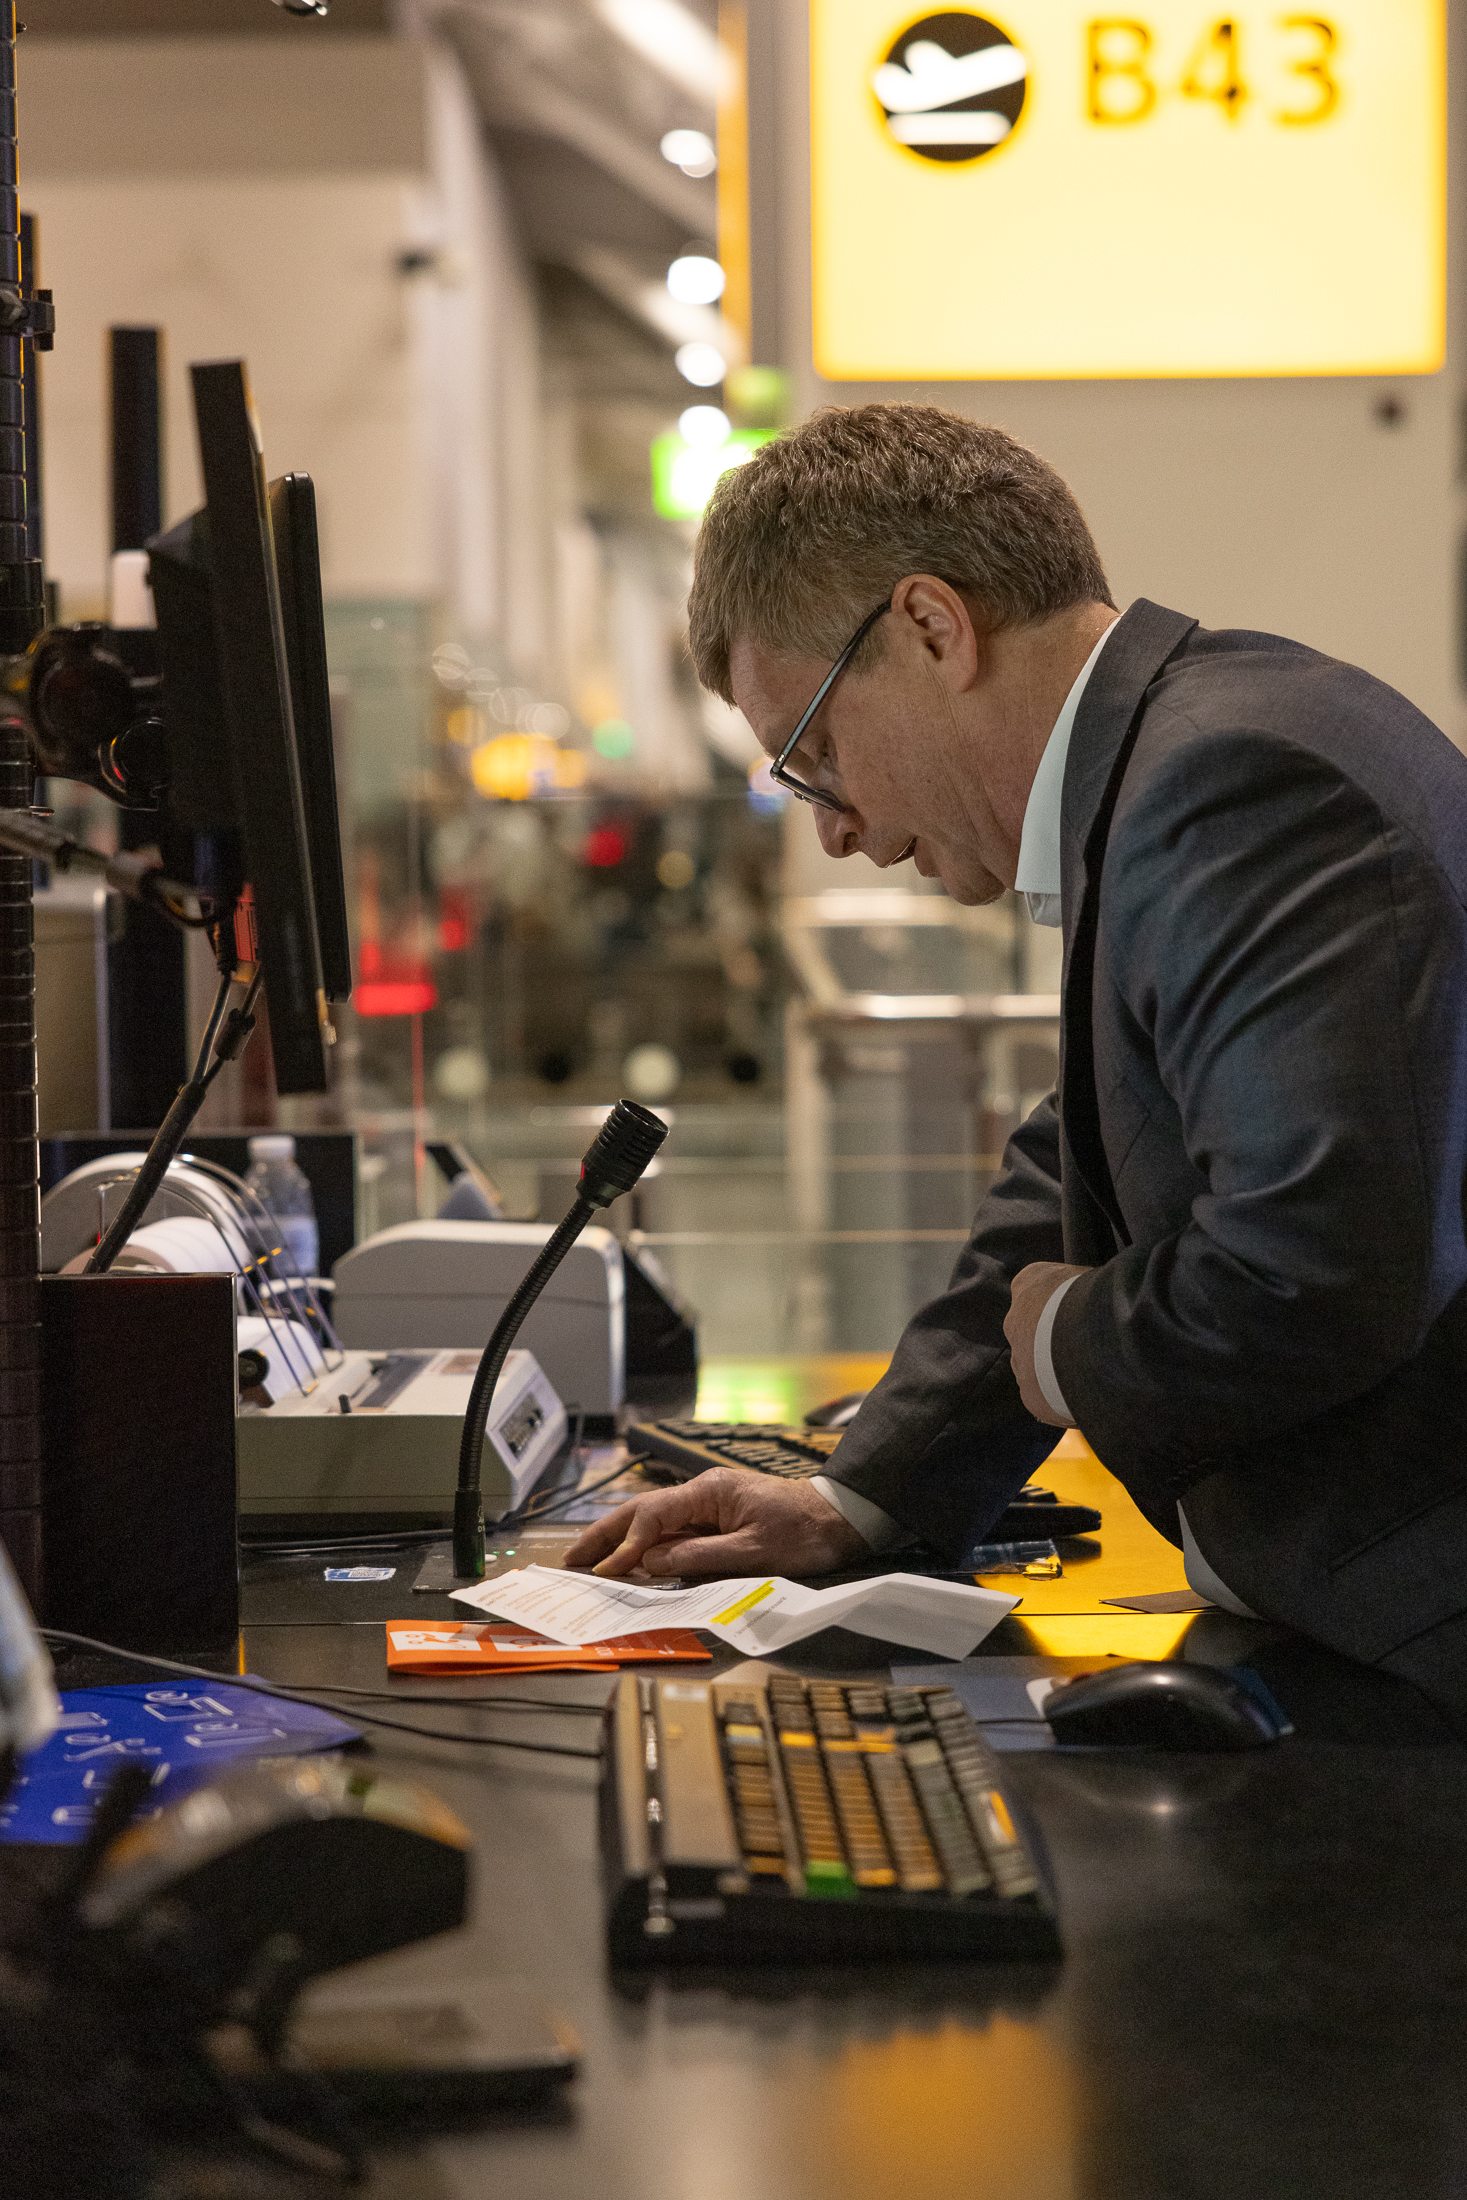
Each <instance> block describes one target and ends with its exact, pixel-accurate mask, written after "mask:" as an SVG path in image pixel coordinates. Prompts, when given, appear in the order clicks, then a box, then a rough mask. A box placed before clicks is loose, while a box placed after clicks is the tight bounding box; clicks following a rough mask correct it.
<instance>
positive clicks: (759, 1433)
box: [625, 1420, 1100, 1543]
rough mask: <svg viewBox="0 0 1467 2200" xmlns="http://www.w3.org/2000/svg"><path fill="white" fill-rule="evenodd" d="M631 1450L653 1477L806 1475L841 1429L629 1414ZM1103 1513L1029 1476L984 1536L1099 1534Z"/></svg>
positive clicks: (994, 1539) (823, 1463)
mask: <svg viewBox="0 0 1467 2200" xmlns="http://www.w3.org/2000/svg"><path fill="white" fill-rule="evenodd" d="M625 1435H626V1443H627V1449H628V1451H629V1452H631V1453H632V1455H633V1456H634V1457H640V1458H641V1459H642V1461H643V1463H644V1466H646V1467H648V1468H650V1471H651V1472H652V1474H653V1476H654V1478H660V1479H663V1480H666V1481H671V1482H687V1481H691V1479H692V1477H693V1476H694V1475H695V1474H702V1473H704V1472H705V1471H706V1470H707V1469H708V1468H709V1467H744V1468H747V1469H748V1470H749V1472H750V1473H753V1474H773V1475H778V1476H779V1477H780V1478H781V1479H782V1480H784V1481H795V1482H801V1481H805V1480H807V1479H808V1478H809V1477H810V1476H811V1475H812V1474H820V1473H821V1472H822V1471H823V1470H824V1469H825V1468H826V1467H828V1466H829V1464H830V1461H831V1458H832V1455H833V1454H834V1452H835V1451H836V1449H837V1447H838V1446H839V1444H840V1441H841V1436H842V1431H841V1430H839V1429H823V1428H786V1427H784V1426H782V1425H781V1424H780V1423H779V1422H774V1421H692V1420H667V1421H629V1422H628V1423H627V1426H626V1430H625ZM1099 1526H1100V1514H1099V1513H1098V1512H1097V1511H1096V1510H1095V1508H1094V1506H1093V1505H1062V1504H1060V1503H1059V1502H1058V1501H1057V1500H1056V1498H1055V1496H1054V1493H1053V1492H1052V1491H1051V1490H1041V1489H1036V1488H1035V1487H1034V1485H1033V1484H1032V1483H1031V1484H1030V1485H1029V1487H1028V1488H1026V1489H1023V1490H1021V1491H1020V1492H1019V1494H1018V1496H1017V1497H1016V1498H1015V1500H1014V1502H1013V1503H1012V1504H1011V1505H1010V1506H1009V1507H1008V1508H1007V1510H1006V1511H1004V1512H1002V1513H1001V1514H1000V1515H999V1517H998V1519H997V1520H995V1521H994V1523H993V1525H992V1526H991V1527H990V1528H989V1530H988V1533H987V1535H986V1537H985V1538H984V1540H985V1542H989V1543H1023V1542H1028V1541H1032V1540H1034V1539H1036V1538H1038V1539H1044V1538H1049V1539H1051V1540H1052V1539H1053V1538H1054V1537H1056V1536H1066V1535H1094V1534H1095V1532H1096V1531H1097V1529H1098V1528H1099Z"/></svg>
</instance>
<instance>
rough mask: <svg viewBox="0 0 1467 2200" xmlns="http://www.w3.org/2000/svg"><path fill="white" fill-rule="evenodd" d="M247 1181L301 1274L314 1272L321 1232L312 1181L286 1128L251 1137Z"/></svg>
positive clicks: (318, 1261)
mask: <svg viewBox="0 0 1467 2200" xmlns="http://www.w3.org/2000/svg"><path fill="white" fill-rule="evenodd" d="M245 1183H246V1184H247V1185H248V1187H249V1189H250V1190H251V1191H252V1192H253V1193H254V1194H255V1195H256V1197H257V1198H259V1199H262V1200H263V1201H264V1202H265V1205H266V1206H267V1207H268V1208H269V1210H270V1212H271V1214H272V1215H273V1216H274V1217H275V1220H276V1221H277V1222H278V1223H279V1225H280V1235H281V1238H282V1240H283V1241H284V1245H285V1250H286V1251H287V1253H289V1255H290V1257H291V1259H292V1260H293V1261H294V1263H295V1265H296V1267H297V1268H298V1269H299V1270H300V1272H301V1274H302V1275H303V1276H314V1275H315V1273H316V1270H317V1267H318V1266H319V1264H320V1259H321V1233H320V1231H319V1230H318V1229H317V1227H316V1203H315V1201H314V1200H313V1199H312V1197H311V1186H310V1181H309V1179H308V1178H307V1176H306V1174H305V1172H304V1170H303V1169H301V1168H300V1166H299V1164H298V1163H297V1161H296V1158H295V1140H294V1139H293V1138H291V1137H289V1136H288V1135H287V1134H286V1133H284V1132H278V1133H277V1132H272V1133H271V1134H270V1135H269V1136H268V1137H265V1138H252V1139H251V1140H250V1165H249V1168H248V1169H247V1170H246V1171H245Z"/></svg>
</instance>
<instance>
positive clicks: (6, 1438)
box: [0, 0, 46, 1608]
mask: <svg viewBox="0 0 1467 2200" xmlns="http://www.w3.org/2000/svg"><path fill="white" fill-rule="evenodd" d="M16 185H17V173H16V136H15V0H0V324H8V325H0V655H4V656H21V655H23V654H24V652H25V651H26V650H27V649H28V648H29V647H30V645H31V643H32V642H33V641H34V640H35V638H36V636H37V634H39V633H40V631H41V628H42V627H43V626H44V624H45V616H46V614H45V599H44V594H43V590H42V582H41V561H40V559H39V558H33V557H32V556H31V555H30V545H29V543H28V541H27V539H26V482H25V387H24V377H23V372H22V368H23V356H22V353H23V345H24V342H25V339H24V336H23V335H22V333H21V330H22V327H23V321H24V304H23V289H22V282H21V259H20V205H19V200H18V198H17V190H16ZM33 772H34V767H33V765H32V762H31V753H30V744H29V742H28V740H27V738H26V732H25V728H24V726H23V725H22V724H21V722H20V720H19V719H18V718H17V717H15V716H14V715H12V714H11V713H10V712H8V711H7V712H6V713H5V715H4V716H3V718H0V806H3V807H4V808H6V809H16V810H24V809H28V808H29V807H30V804H31V796H32V785H33ZM36 1129H37V1116H36V977H35V951H34V940H33V931H32V910H31V865H30V860H29V858H28V857H26V856H15V855H0V1536H3V1537H4V1540H5V1544H6V1547H7V1549H8V1550H9V1552H10V1556H11V1559H12V1561H13V1562H14V1565H15V1570H16V1573H17V1574H18V1575H19V1577H20V1581H21V1585H22V1587H23V1588H24V1590H25V1592H26V1595H27V1596H28V1597H29V1599H30V1601H31V1603H32V1605H34V1606H36V1607H37V1608H39V1607H40V1604H41V1599H42V1549H41V1473H42V1461H41V1283H40V1271H41V1219H40V1197H39V1191H38V1174H39V1171H38V1164H37V1143H36Z"/></svg>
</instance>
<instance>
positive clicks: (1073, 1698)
mask: <svg viewBox="0 0 1467 2200" xmlns="http://www.w3.org/2000/svg"><path fill="white" fill-rule="evenodd" d="M1044 1716H1045V1718H1046V1719H1047V1720H1048V1721H1049V1724H1050V1727H1051V1728H1052V1730H1053V1733H1054V1738H1055V1740H1056V1741H1057V1742H1079V1743H1083V1744H1088V1745H1095V1744H1101V1745H1104V1744H1110V1745H1112V1746H1117V1745H1119V1746H1121V1747H1130V1748H1132V1749H1197V1750H1207V1749H1261V1748H1262V1747H1263V1745H1264V1743H1265V1742H1276V1741H1278V1740H1279V1739H1280V1737H1281V1736H1282V1735H1285V1734H1292V1733H1293V1731H1294V1730H1293V1728H1292V1726H1291V1725H1290V1724H1289V1721H1288V1719H1287V1717H1286V1716H1285V1714H1284V1713H1283V1712H1282V1711H1281V1710H1280V1708H1279V1706H1278V1705H1277V1704H1276V1703H1275V1702H1274V1700H1273V1698H1272V1696H1271V1695H1270V1694H1269V1692H1268V1690H1267V1689H1266V1688H1265V1687H1264V1685H1263V1683H1262V1681H1260V1680H1259V1679H1258V1677H1257V1675H1256V1674H1254V1673H1251V1672H1249V1671H1247V1669H1246V1668H1244V1667H1234V1668H1232V1669H1224V1668H1223V1667H1220V1666H1215V1665H1185V1664H1183V1663H1181V1662H1180V1661H1179V1660H1176V1659H1172V1660H1169V1661H1166V1662H1159V1663H1157V1664H1141V1663H1136V1664H1127V1665H1115V1666H1108V1667H1107V1668H1106V1669H1105V1671H1104V1672H1101V1673H1082V1674H1081V1675H1080V1677H1079V1679H1078V1680H1073V1681H1069V1682H1068V1683H1066V1684H1065V1685H1064V1686H1063V1687H1057V1688H1055V1690H1054V1691H1053V1693H1052V1694H1051V1695H1049V1696H1047V1697H1046V1698H1045V1702H1044Z"/></svg>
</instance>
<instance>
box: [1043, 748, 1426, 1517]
mask: <svg viewBox="0 0 1467 2200" xmlns="http://www.w3.org/2000/svg"><path fill="white" fill-rule="evenodd" d="M1133 768H1134V767H1133ZM1101 891H1102V897H1103V898H1102V904H1101V933H1100V941H1099V949H1098V953H1097V960H1096V969H1097V980H1096V983H1097V998H1096V1004H1095V1013H1096V1027H1097V1033H1099V1031H1100V1028H1101V1019H1102V1016H1104V1017H1105V1018H1106V1019H1107V1020H1110V1021H1111V1028H1112V1029H1114V1028H1116V1026H1115V1023H1114V1018H1116V1017H1119V1019H1120V1024H1121V1027H1122V1028H1127V1029H1129V1031H1130V1033H1131V1035H1132V1044H1133V1046H1134V1048H1135V1049H1136V1050H1137V1052H1138V1053H1143V1054H1144V1051H1145V1049H1146V1047H1147V1044H1148V1042H1149V1047H1150V1050H1151V1052H1152V1054H1153V1056H1154V1062H1155V1075H1156V1078H1157V1079H1159V1082H1160V1086H1161V1088H1163V1092H1164V1096H1165V1097H1164V1098H1161V1097H1157V1096H1156V1089H1155V1086H1154V1085H1153V1086H1152V1087H1150V1089H1149V1095H1148V1098H1147V1101H1146V1103H1145V1105H1146V1107H1147V1109H1148V1118H1147V1120H1146V1121H1144V1122H1143V1123H1142V1124H1141V1127H1140V1130H1139V1132H1138V1133H1137V1134H1136V1135H1135V1136H1134V1137H1133V1138H1132V1141H1131V1144H1130V1146H1129V1149H1128V1150H1127V1151H1126V1152H1125V1153H1124V1154H1123V1155H1122V1156H1121V1157H1120V1159H1119V1161H1118V1160H1117V1159H1116V1157H1115V1156H1113V1157H1112V1167H1113V1169H1114V1170H1115V1176H1116V1189H1117V1195H1118V1197H1119V1199H1120V1202H1121V1206H1122V1209H1123V1211H1126V1212H1128V1213H1130V1212H1137V1211H1144V1204H1145V1200H1146V1197H1147V1184H1148V1181H1149V1180H1154V1179H1155V1177H1156V1176H1157V1175H1158V1174H1159V1173H1160V1172H1161V1171H1162V1170H1163V1169H1164V1167H1165V1165H1166V1156H1167V1155H1168V1154H1170V1155H1171V1156H1172V1157H1173V1161H1172V1167H1173V1174H1174V1175H1175V1165H1176V1160H1177V1159H1178V1158H1179V1156H1178V1155H1177V1142H1178V1138H1179V1137H1180V1141H1181V1144H1182V1146H1184V1148H1185V1155H1186V1162H1187V1164H1188V1167H1189V1171H1190V1175H1189V1178H1188V1181H1189V1182H1191V1183H1192V1184H1194V1185H1195V1186H1197V1187H1198V1188H1197V1189H1196V1191H1195V1194H1194V1196H1193V1197H1192V1200H1191V1213H1190V1219H1189V1220H1188V1221H1187V1223H1186V1226H1185V1227H1184V1228H1181V1229H1179V1230H1177V1231H1176V1232H1175V1234H1172V1235H1168V1236H1166V1237H1164V1238H1162V1239H1161V1240H1160V1241H1159V1242H1155V1243H1150V1244H1141V1243H1138V1244H1137V1245H1135V1246H1133V1247H1132V1248H1130V1249H1128V1250H1126V1251H1124V1252H1122V1253H1120V1254H1118V1255H1117V1256H1116V1257H1115V1258H1114V1259H1112V1260H1110V1261H1108V1262H1106V1263H1105V1265H1104V1266H1102V1267H1099V1268H1096V1269H1092V1270H1091V1271H1090V1272H1089V1273H1088V1274H1087V1275H1085V1276H1083V1277H1081V1278H1080V1280H1079V1281H1078V1282H1077V1283H1075V1284H1074V1285H1073V1286H1072V1288H1071V1289H1070V1290H1069V1291H1068V1292H1067V1293H1066V1295H1065V1298H1064V1300H1063V1302H1062V1303H1061V1305H1060V1308H1059V1312H1058V1316H1057V1318H1056V1321H1055V1326H1054V1335H1053V1338H1052V1351H1053V1358H1054V1367H1055V1372H1056V1374H1057V1376H1058V1379H1059V1383H1060V1387H1061V1389H1062V1390H1063V1392H1064V1395H1065V1398H1066V1399H1067V1400H1068V1402H1069V1405H1070V1408H1071V1410H1072V1412H1073V1413H1074V1414H1075V1416H1076V1418H1077V1420H1078V1422H1079V1425H1080V1427H1081V1428H1082V1429H1083V1431H1084V1433H1085V1435H1086V1436H1087V1437H1088V1438H1089V1440H1090V1442H1091V1443H1092V1444H1093V1445H1094V1447H1095V1449H1096V1450H1097V1452H1098V1453H1099V1454H1100V1456H1101V1458H1102V1459H1104V1460H1105V1461H1106V1462H1107V1464H1108V1465H1109V1466H1110V1467H1111V1468H1112V1469H1113V1471H1115V1472H1116V1473H1118V1474H1121V1475H1122V1476H1123V1477H1124V1478H1125V1479H1126V1480H1127V1481H1128V1482H1130V1483H1132V1484H1133V1486H1138V1487H1144V1486H1145V1485H1146V1484H1147V1483H1148V1481H1149V1482H1150V1484H1151V1486H1152V1488H1153V1489H1155V1490H1157V1491H1158V1492H1162V1491H1170V1492H1171V1493H1173V1494H1176V1493H1179V1492H1180V1491H1181V1490H1183V1489H1185V1488H1186V1487H1187V1486H1188V1485H1189V1484H1190V1483H1191V1482H1193V1481H1196V1480H1199V1479H1201V1477H1202V1476H1203V1475H1205V1474H1207V1473H1209V1472H1210V1471H1212V1469H1213V1467H1214V1466H1216V1465H1218V1464H1220V1463H1221V1462H1222V1460H1223V1458H1224V1457H1225V1455H1227V1454H1230V1453H1236V1452H1237V1450H1238V1449H1239V1447H1247V1446H1249V1445H1250V1444H1256V1443H1258V1442H1260V1441H1262V1440H1266V1439H1268V1438H1270V1437H1273V1436H1277V1435H1280V1434H1283V1433H1285V1432H1287V1431H1288V1430H1289V1429H1291V1428H1294V1427H1296V1426H1298V1425H1299V1424H1301V1423H1303V1422H1306V1421H1309V1420H1311V1419H1313V1418H1314V1417H1315V1416H1317V1415H1319V1414H1321V1413H1323V1412H1325V1411H1327V1410H1328V1409H1329V1408H1331V1407H1333V1406H1337V1405H1340V1404H1342V1403H1344V1402H1345V1401H1348V1400H1350V1399H1353V1398H1356V1397H1359V1396H1361V1395H1362V1394H1363V1393H1364V1392H1366V1391H1367V1390H1369V1389H1371V1388H1372V1387H1373V1386H1374V1385H1375V1384H1376V1383H1378V1382H1380V1381H1381V1380H1382V1379H1383V1378H1384V1377H1385V1376H1386V1375H1387V1374H1389V1373H1390V1372H1391V1371H1392V1370H1393V1369H1395V1368H1397V1367H1399V1366H1400V1365H1401V1364H1402V1363H1403V1362H1405V1361H1406V1360H1408V1359H1410V1358H1411V1357H1412V1356H1413V1355H1414V1354H1415V1353H1416V1352H1417V1351H1418V1350H1419V1348H1420V1346H1421V1343H1422V1341H1423V1339H1424V1337H1425V1335H1426V1333H1427V1331H1428V1330H1429V1328H1430V1327H1431V1325H1432V1323H1433V1322H1434V1321H1435V1320H1436V1318H1437V1316H1438V1315H1439V1314H1440V1313H1441V1312H1442V1310H1443V1309H1444V1308H1445V1306H1446V1305H1447V1303H1448V1302H1449V1300H1450V1299H1451V1298H1452V1297H1453V1295H1454V1294H1455V1292H1456V1291H1457V1290H1458V1289H1459V1288H1460V1287H1461V1285H1462V1283H1463V1282H1464V1280H1467V1245H1464V1236H1463V1207H1462V1196H1463V1163H1464V1156H1467V937H1464V921H1463V911H1462V908H1461V906H1460V903H1459V902H1458V900H1457V898H1456V896H1455V894H1454V893H1453V891H1452V889H1451V887H1450V885H1449V883H1448V881H1447V880H1446V879H1445V877H1444V876H1443V874H1442V873H1441V872H1440V870H1439V869H1438V867H1437V866H1436V865H1435V863H1434V862H1433V861H1432V860H1431V859H1430V858H1429V857H1428V856H1427V854H1426V853H1425V851H1424V850H1423V849H1422V848H1421V847H1420V845H1419V844H1418V843H1417V842H1416V841H1415V840H1414V839H1413V838H1412V836H1411V835H1410V834H1409V833H1407V832H1406V831H1405V830H1404V829H1403V828H1402V827H1400V826H1398V825H1395V824H1392V823H1391V822H1389V821H1388V820H1387V819H1386V818H1384V817H1383V816H1382V814H1381V812H1380V811H1379V810H1378V809H1377V808H1376V806H1375V805H1374V804H1373V803H1372V802H1371V801H1370V800H1369V798H1368V797H1367V796H1366V795H1365V794H1364V793H1363V792H1362V791H1361V789H1360V788H1358V787H1357V786H1356V785H1355V784H1354V783H1353V782H1351V781H1350V780H1348V779H1347V778H1345V777H1344V776H1343V775H1342V774H1341V773H1339V772H1338V771H1336V770H1335V769H1334V768H1333V767H1332V766H1331V765H1329V764H1327V763H1324V762H1322V761H1321V760H1320V759H1319V758H1317V757H1316V756H1314V755H1313V754H1311V753H1310V752H1308V751H1306V750H1303V749H1301V748H1296V747H1295V746H1294V745H1293V744H1291V743H1288V742H1284V741H1280V740H1278V739H1277V738H1273V737H1265V736H1263V735H1256V736H1255V735H1251V734H1239V735H1232V734H1229V735H1226V736H1221V735H1219V736H1214V737H1212V738H1210V739H1208V740H1206V741H1205V742H1204V741H1189V742H1185V743H1184V744H1182V745H1181V746H1180V748H1178V749H1175V750H1173V751H1172V752H1171V754H1170V756H1169V757H1168V759H1167V761H1166V762H1165V763H1164V764H1163V765H1162V766H1161V767H1160V768H1159V769H1154V770H1152V771H1151V772H1150V773H1148V774H1147V776H1146V779H1145V782H1144V788H1143V790H1142V791H1141V793H1140V794H1139V795H1138V797H1137V798H1136V799H1135V801H1134V802H1133V803H1132V805H1131V806H1130V807H1129V808H1126V807H1125V803H1124V797H1123V805H1122V811H1120V812H1118V814H1117V819H1116V823H1115V826H1114V827H1113V829H1112V834H1111V843H1110V846H1109V848H1108V850H1107V854H1106V859H1105V874H1104V882H1103V885H1102V889H1101ZM1102 987H1109V988H1110V989H1111V990H1110V995H1109V997H1108V998H1106V997H1104V996H1103V995H1102V993H1101V991H1100V989H1101V988H1102ZM1116 996H1119V998H1118V999H1117V998H1116ZM1138 1097H1140V1096H1139V1095H1138V1094H1137V1093H1136V1092H1135V1091H1134V1089H1133V1090H1132V1092H1131V1095H1130V1102H1131V1104H1132V1106H1133V1113H1134V1112H1135V1109H1134V1103H1135V1102H1136V1100H1137V1099H1138ZM1100 1107H1101V1113H1102V1122H1104V1120H1105V1117H1106V1112H1107V1111H1106V1098H1105V1094H1104V1092H1103V1091H1102V1093H1101V1096H1100ZM1137 1234H1138V1236H1139V1235H1140V1233H1139V1232H1138V1233H1137Z"/></svg>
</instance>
